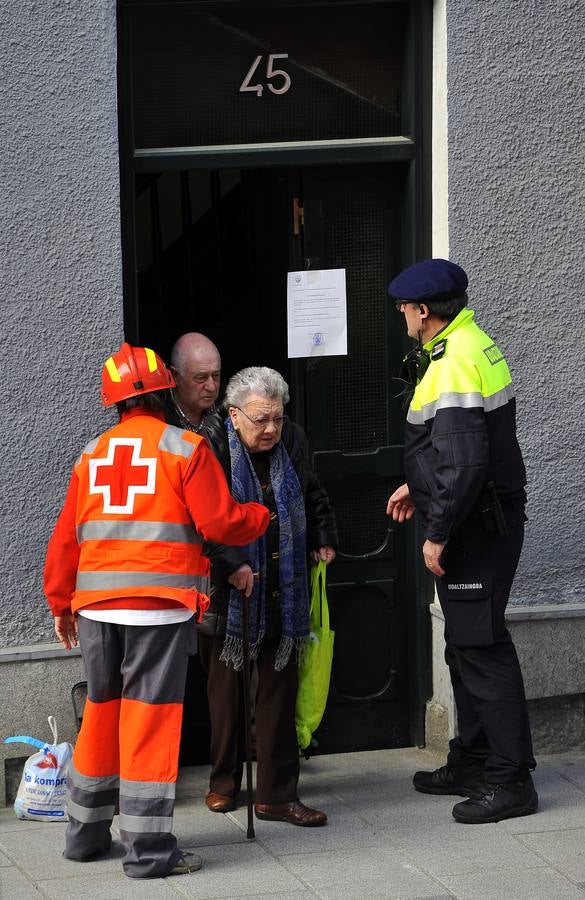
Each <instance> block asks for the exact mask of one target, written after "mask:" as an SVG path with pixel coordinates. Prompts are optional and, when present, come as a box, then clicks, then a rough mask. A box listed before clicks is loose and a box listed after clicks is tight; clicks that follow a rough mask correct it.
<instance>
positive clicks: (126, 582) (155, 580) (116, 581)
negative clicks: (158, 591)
mask: <svg viewBox="0 0 585 900" xmlns="http://www.w3.org/2000/svg"><path fill="white" fill-rule="evenodd" d="M159 585H160V586H166V587H176V588H195V589H196V590H198V591H201V593H203V594H207V593H208V592H209V578H206V577H204V576H203V575H174V574H172V573H171V572H78V573H77V582H76V584H75V587H76V589H77V590H78V591H106V590H110V589H112V588H126V587H156V586H159Z"/></svg>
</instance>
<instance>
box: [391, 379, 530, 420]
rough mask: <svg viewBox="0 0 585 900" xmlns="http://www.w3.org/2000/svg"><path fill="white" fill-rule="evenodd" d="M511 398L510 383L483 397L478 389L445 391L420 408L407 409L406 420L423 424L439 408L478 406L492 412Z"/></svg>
mask: <svg viewBox="0 0 585 900" xmlns="http://www.w3.org/2000/svg"><path fill="white" fill-rule="evenodd" d="M513 398H514V388H513V387H512V385H511V384H507V385H506V386H505V387H503V388H502V389H501V390H499V391H496V392H495V394H490V396H489V397H484V396H483V395H482V394H480V393H479V391H469V392H466V393H460V392H459V391H447V392H445V393H444V394H441V395H440V397H437V399H436V400H432V401H431V402H430V403H425V404H424V406H423V407H422V408H421V409H420V410H416V409H409V410H408V414H407V416H406V421H407V422H409V423H410V424H411V425H423V424H424V423H425V422H428V421H429V419H433V418H434V417H435V415H436V414H437V412H438V410H440V409H453V408H458V409H473V408H479V409H484V410H485V411H486V412H492V411H493V410H494V409H499V407H500V406H505V405H506V403H508V402H509V401H510V400H512V399H513Z"/></svg>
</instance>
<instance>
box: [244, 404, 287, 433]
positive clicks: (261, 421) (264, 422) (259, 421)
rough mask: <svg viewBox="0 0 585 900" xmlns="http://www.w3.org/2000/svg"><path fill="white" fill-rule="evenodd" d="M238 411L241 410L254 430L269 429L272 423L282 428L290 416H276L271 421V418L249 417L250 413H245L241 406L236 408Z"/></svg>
mask: <svg viewBox="0 0 585 900" xmlns="http://www.w3.org/2000/svg"><path fill="white" fill-rule="evenodd" d="M236 409H239V411H240V412H241V413H242V415H243V416H245V417H246V418H247V420H248V422H250V424H251V425H253V426H254V428H267V427H268V426H269V425H270V424H271V423H272V425H274V427H275V428H282V425H283V423H284V422H286V420H287V419H288V416H274V418H273V419H271V418H270V416H258V417H257V418H256V417H252V416H249V415H248V413H246V412H244V410H243V409H242V407H241V406H236Z"/></svg>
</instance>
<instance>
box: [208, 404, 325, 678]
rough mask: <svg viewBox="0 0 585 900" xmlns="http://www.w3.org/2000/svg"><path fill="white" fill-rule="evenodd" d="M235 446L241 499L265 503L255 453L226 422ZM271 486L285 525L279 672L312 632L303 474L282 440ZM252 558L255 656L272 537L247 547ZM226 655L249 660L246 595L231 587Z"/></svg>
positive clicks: (236, 490) (235, 484)
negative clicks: (252, 456) (245, 643)
mask: <svg viewBox="0 0 585 900" xmlns="http://www.w3.org/2000/svg"><path fill="white" fill-rule="evenodd" d="M225 427H226V430H227V433H228V444H229V450H230V462H231V474H232V494H233V496H234V498H235V499H236V500H238V501H239V502H240V503H245V502H248V501H251V500H255V501H257V502H258V503H262V488H261V487H260V482H259V481H258V478H257V476H256V472H255V471H254V467H253V465H252V461H251V459H250V455H249V453H248V451H247V450H246V448H245V447H244V445H243V444H242V442H241V441H240V439H239V437H238V435H237V433H236V431H235V429H234V426H233V424H232V420H231V419H230V418H229V416H228V418H227V419H226V420H225ZM270 484H271V486H272V490H273V492H274V499H275V501H276V509H277V512H278V525H279V560H278V578H279V592H280V612H281V620H282V637H281V639H280V645H279V647H278V650H277V652H276V657H275V662H274V668H275V669H276V670H277V671H279V670H280V669H283V668H284V667H285V666H286V664H287V662H288V661H289V658H290V655H291V653H292V650H293V648H295V649H296V651H297V652H299V651H300V650H301V649H302V647H303V645H304V643H305V641H306V638H307V636H308V634H309V591H308V583H307V542H306V519H305V503H304V498H303V492H302V489H301V485H300V483H299V479H298V477H297V473H296V472H295V470H294V467H293V464H292V463H291V461H290V457H289V455H288V453H287V452H286V450H285V448H284V445H283V443H282V441H279V442H278V443H277V444H276V446H275V447H274V448H273V450H272V452H271V454H270ZM243 549H244V550H245V551H246V555H247V557H248V559H249V560H250V564H251V566H252V571H253V572H259V573H260V578H259V580H256V579H254V589H253V591H252V595H251V596H250V597H249V599H248V600H247V601H246V602H247V603H248V613H249V633H250V657H251V659H255V658H256V657H257V656H258V653H259V651H260V646H261V644H262V640H263V638H264V635H265V632H266V540H265V538H264V537H261V538H260V539H259V540H257V541H254V542H253V543H251V544H248V546H247V547H245V548H243ZM220 659H222V660H223V662H225V663H227V664H228V665H232V666H233V667H234V669H241V668H242V665H243V660H244V650H243V621H242V596H241V594H240V591H237V590H235V589H234V588H232V589H231V590H230V596H229V602H228V615H227V629H226V638H225V642H224V646H223V650H222V652H221V657H220Z"/></svg>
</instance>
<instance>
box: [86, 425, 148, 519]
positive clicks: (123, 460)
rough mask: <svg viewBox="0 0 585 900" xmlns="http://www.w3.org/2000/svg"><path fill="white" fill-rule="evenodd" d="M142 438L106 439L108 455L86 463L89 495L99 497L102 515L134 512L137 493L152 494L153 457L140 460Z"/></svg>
mask: <svg viewBox="0 0 585 900" xmlns="http://www.w3.org/2000/svg"><path fill="white" fill-rule="evenodd" d="M141 449H142V438H110V442H109V444H108V453H107V456H106V457H105V458H102V459H90V461H89V493H90V494H102V495H103V498H104V507H103V512H105V513H118V514H120V515H122V514H128V513H133V512H134V501H135V500H136V495H137V494H154V490H155V485H156V457H148V458H147V457H141V456H140V451H141Z"/></svg>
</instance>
